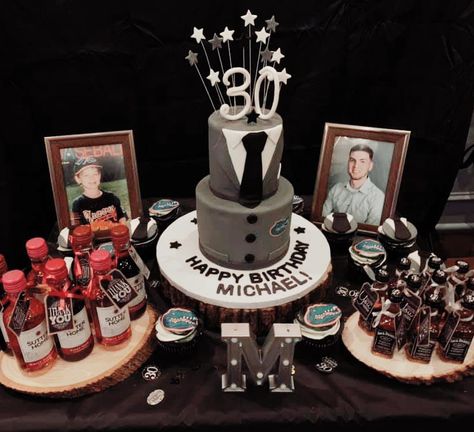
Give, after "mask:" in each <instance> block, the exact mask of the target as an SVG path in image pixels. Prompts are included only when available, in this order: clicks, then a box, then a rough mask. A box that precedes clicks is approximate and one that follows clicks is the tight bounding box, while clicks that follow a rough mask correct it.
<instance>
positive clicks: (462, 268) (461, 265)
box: [456, 260, 469, 274]
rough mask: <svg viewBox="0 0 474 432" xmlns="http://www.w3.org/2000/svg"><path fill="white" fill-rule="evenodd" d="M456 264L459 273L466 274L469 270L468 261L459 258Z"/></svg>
mask: <svg viewBox="0 0 474 432" xmlns="http://www.w3.org/2000/svg"><path fill="white" fill-rule="evenodd" d="M456 266H457V267H458V270H457V271H458V273H461V274H466V273H467V272H468V271H469V264H468V263H467V262H466V261H461V260H458V261H456Z"/></svg>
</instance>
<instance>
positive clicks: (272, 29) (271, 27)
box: [265, 15, 280, 33]
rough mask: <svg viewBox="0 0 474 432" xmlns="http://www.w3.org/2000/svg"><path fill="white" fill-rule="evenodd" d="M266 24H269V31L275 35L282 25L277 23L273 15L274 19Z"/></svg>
mask: <svg viewBox="0 0 474 432" xmlns="http://www.w3.org/2000/svg"><path fill="white" fill-rule="evenodd" d="M265 22H266V23H267V30H269V31H270V32H273V33H275V32H276V28H277V26H279V25H280V24H279V23H277V22H276V21H275V15H272V17H271V18H270V19H267V20H265Z"/></svg>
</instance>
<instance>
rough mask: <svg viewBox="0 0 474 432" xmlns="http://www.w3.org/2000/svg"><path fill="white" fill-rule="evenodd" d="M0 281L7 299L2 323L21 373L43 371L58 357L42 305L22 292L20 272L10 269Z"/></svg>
mask: <svg viewBox="0 0 474 432" xmlns="http://www.w3.org/2000/svg"><path fill="white" fill-rule="evenodd" d="M2 280H3V287H4V289H5V291H6V293H7V295H8V297H9V299H10V305H9V306H8V307H7V309H6V310H5V312H4V314H3V322H4V325H5V327H6V328H7V333H8V339H9V341H10V347H11V349H12V351H13V354H14V356H15V358H16V360H17V362H18V365H19V367H20V369H22V370H23V371H24V372H28V373H43V372H45V371H47V370H48V369H50V368H51V367H52V366H53V364H54V362H55V361H56V358H57V352H56V348H55V347H54V342H53V339H52V338H51V337H50V336H49V335H48V332H47V327H46V318H45V313H44V305H43V304H42V303H41V302H40V301H39V300H37V299H36V298H35V297H33V296H29V295H28V294H27V293H26V292H25V288H26V285H27V282H26V278H25V275H24V273H23V272H22V271H20V270H10V271H8V272H6V273H5V274H4V275H3V278H2ZM10 321H11V322H10ZM12 328H15V329H16V333H15V332H13V330H12Z"/></svg>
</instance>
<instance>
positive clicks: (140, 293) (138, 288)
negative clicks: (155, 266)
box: [110, 224, 147, 320]
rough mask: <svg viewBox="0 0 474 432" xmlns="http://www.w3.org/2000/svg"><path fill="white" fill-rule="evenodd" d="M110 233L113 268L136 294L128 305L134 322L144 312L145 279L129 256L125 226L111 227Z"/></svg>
mask: <svg viewBox="0 0 474 432" xmlns="http://www.w3.org/2000/svg"><path fill="white" fill-rule="evenodd" d="M110 232H111V235H112V243H113V245H114V249H115V267H116V268H117V270H120V271H121V272H122V273H123V275H124V276H125V277H126V279H127V282H128V283H129V284H130V286H131V287H132V288H133V289H134V290H135V292H136V293H137V297H135V298H134V299H133V300H132V301H131V302H130V303H129V305H128V309H129V311H130V319H131V320H136V319H138V318H140V317H141V316H142V315H143V314H144V312H145V310H146V305H147V295H146V289H145V277H144V276H143V274H142V273H141V271H140V269H139V267H138V266H137V264H136V263H135V261H134V260H133V259H132V257H131V256H130V253H129V249H130V233H129V231H128V228H127V226H126V225H122V224H120V225H116V226H114V227H112V229H111V231H110Z"/></svg>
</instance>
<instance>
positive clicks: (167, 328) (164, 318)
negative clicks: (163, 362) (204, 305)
mask: <svg viewBox="0 0 474 432" xmlns="http://www.w3.org/2000/svg"><path fill="white" fill-rule="evenodd" d="M155 330H156V338H157V340H158V347H159V348H160V349H161V350H162V351H164V352H166V353H169V354H183V353H187V352H189V351H191V350H192V349H193V348H195V346H196V344H197V341H198V339H199V336H200V335H201V329H200V323H199V319H198V317H197V316H196V314H195V313H194V312H193V311H192V310H189V309H185V308H180V307H176V308H171V309H168V310H167V311H166V312H165V313H164V314H163V315H161V316H160V317H159V318H158V321H157V322H156V324H155Z"/></svg>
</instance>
